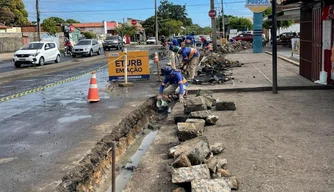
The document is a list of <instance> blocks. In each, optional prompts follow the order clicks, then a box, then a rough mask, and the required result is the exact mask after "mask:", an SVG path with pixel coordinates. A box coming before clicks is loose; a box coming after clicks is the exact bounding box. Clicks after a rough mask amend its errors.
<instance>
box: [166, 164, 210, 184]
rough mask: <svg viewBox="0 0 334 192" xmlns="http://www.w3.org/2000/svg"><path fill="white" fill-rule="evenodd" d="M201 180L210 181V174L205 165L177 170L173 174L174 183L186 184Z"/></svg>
mask: <svg viewBox="0 0 334 192" xmlns="http://www.w3.org/2000/svg"><path fill="white" fill-rule="evenodd" d="M201 179H210V172H209V169H208V167H207V166H206V165H205V164H204V165H195V166H191V167H182V168H177V169H174V170H173V173H172V182H173V183H185V182H191V181H193V180H201Z"/></svg>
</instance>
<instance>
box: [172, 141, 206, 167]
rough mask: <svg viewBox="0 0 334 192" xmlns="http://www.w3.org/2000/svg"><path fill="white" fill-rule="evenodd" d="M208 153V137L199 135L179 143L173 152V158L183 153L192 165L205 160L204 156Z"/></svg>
mask: <svg viewBox="0 0 334 192" xmlns="http://www.w3.org/2000/svg"><path fill="white" fill-rule="evenodd" d="M209 153H210V147H209V142H208V139H207V138H206V137H205V136H199V137H196V138H194V139H191V140H188V141H185V142H183V143H182V144H180V145H179V146H178V148H177V149H176V150H175V152H174V158H178V157H179V156H180V155H181V154H184V155H186V156H187V157H188V158H189V160H190V162H191V164H192V165H199V164H201V163H203V162H205V161H206V159H205V158H206V157H207V156H208V154H209Z"/></svg>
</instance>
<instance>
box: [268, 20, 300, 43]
mask: <svg viewBox="0 0 334 192" xmlns="http://www.w3.org/2000/svg"><path fill="white" fill-rule="evenodd" d="M285 32H296V33H298V32H300V24H299V23H295V24H292V25H291V26H290V27H288V28H280V29H278V30H277V36H278V35H280V34H281V33H285ZM269 39H271V32H270V33H269Z"/></svg>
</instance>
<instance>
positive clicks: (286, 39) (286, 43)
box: [277, 32, 297, 47]
mask: <svg viewBox="0 0 334 192" xmlns="http://www.w3.org/2000/svg"><path fill="white" fill-rule="evenodd" d="M294 37H297V33H294V32H285V33H282V34H280V35H279V37H278V41H277V42H278V44H280V45H282V46H283V47H291V39H292V38H294Z"/></svg>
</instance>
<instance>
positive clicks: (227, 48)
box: [218, 41, 253, 54]
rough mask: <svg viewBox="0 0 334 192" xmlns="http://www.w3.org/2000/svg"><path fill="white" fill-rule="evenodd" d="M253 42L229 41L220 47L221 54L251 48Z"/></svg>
mask: <svg viewBox="0 0 334 192" xmlns="http://www.w3.org/2000/svg"><path fill="white" fill-rule="evenodd" d="M252 47H253V44H252V43H251V42H248V41H237V42H235V43H227V44H225V45H222V46H221V47H219V49H218V53H219V54H227V53H236V52H239V51H242V50H246V49H251V48H252Z"/></svg>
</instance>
